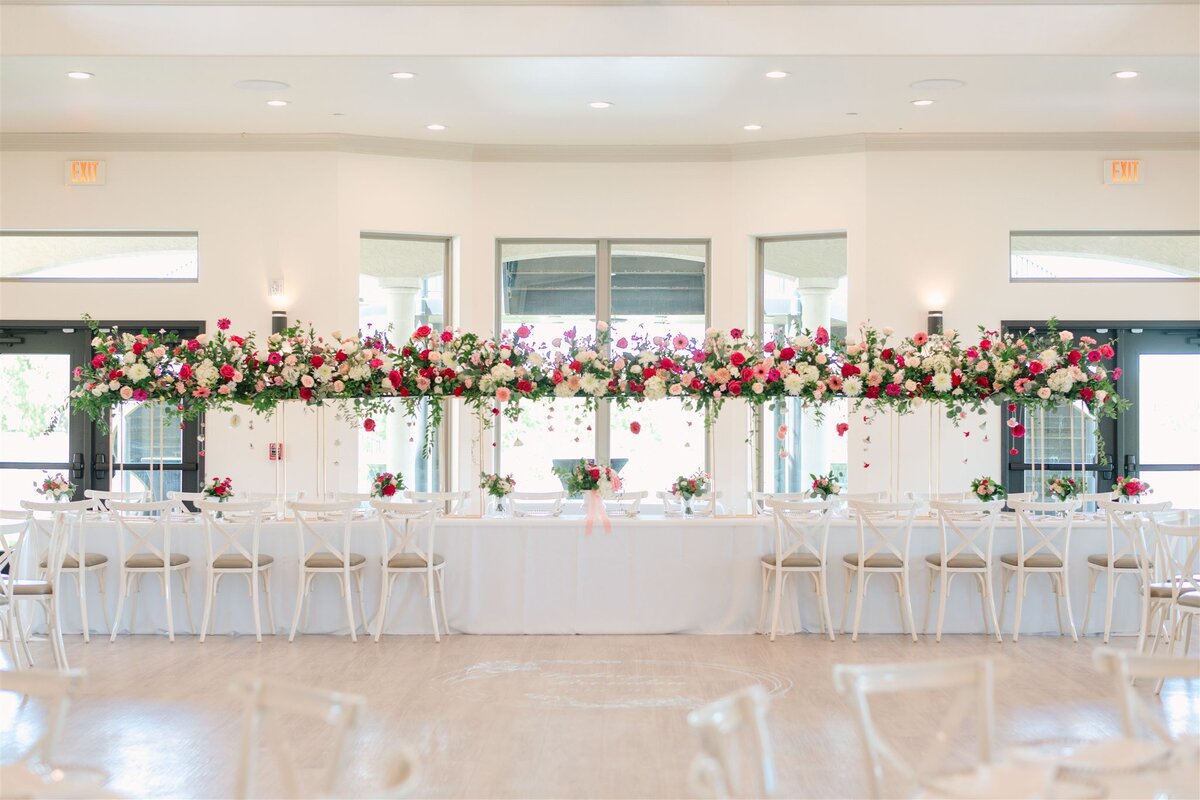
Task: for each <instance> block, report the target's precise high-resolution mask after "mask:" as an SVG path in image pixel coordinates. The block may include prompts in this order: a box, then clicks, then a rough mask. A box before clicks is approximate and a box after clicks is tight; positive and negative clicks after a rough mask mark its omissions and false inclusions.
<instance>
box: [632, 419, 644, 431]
mask: <svg viewBox="0 0 1200 800" xmlns="http://www.w3.org/2000/svg"><path fill="white" fill-rule="evenodd" d="M629 432H630V433H633V434H638V433H641V432H642V423H640V422H638V421H636V420H634V421H633V422H631V423H629Z"/></svg>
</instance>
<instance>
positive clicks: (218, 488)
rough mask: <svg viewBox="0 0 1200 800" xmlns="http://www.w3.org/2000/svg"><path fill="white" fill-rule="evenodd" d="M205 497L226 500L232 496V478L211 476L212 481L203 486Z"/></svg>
mask: <svg viewBox="0 0 1200 800" xmlns="http://www.w3.org/2000/svg"><path fill="white" fill-rule="evenodd" d="M203 493H204V496H205V497H211V498H212V499H213V500H228V499H229V498H231V497H233V479H232V478H213V479H212V482H211V483H209V484H208V485H207V486H205V487H204V490H203Z"/></svg>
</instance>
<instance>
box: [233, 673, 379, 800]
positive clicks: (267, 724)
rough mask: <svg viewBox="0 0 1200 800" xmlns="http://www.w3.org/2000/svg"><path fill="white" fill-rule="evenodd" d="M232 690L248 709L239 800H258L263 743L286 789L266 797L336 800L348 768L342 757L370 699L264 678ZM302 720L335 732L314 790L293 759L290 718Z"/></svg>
mask: <svg viewBox="0 0 1200 800" xmlns="http://www.w3.org/2000/svg"><path fill="white" fill-rule="evenodd" d="M230 688H231V691H232V692H233V694H235V695H237V696H239V697H240V698H241V699H242V702H243V704H244V710H243V716H242V741H241V753H240V755H239V758H238V766H237V775H236V778H235V781H236V783H235V786H234V796H235V797H238V798H246V797H252V796H254V783H255V776H256V774H257V772H258V764H257V758H256V756H257V750H258V745H259V740H261V741H262V742H263V744H265V745H266V749H267V750H269V751H270V752H271V754H272V755H273V756H274V757H275V761H276V764H277V766H278V768H279V777H280V780H281V781H282V784H283V786H282V789H279V790H275V789H273V790H271V791H270V792H269V794H264V796H271V797H329V796H330V795H332V794H335V789H337V788H338V787H337V786H336V784H337V782H338V777H339V776H340V774H341V772H342V770H343V768H344V766H345V765H344V764H343V763H342V755H343V752H344V751H345V749H346V739H347V738H348V735H349V733H350V731H351V730H352V729H353V728H354V727H355V726H357V725H358V723H359V721H360V720H361V719H362V716H363V714H364V713H365V711H366V706H367V701H366V698H365V697H362V696H360V695H356V694H345V693H343V692H330V691H325V690H322V689H315V688H313V687H310V686H304V685H301V684H295V683H286V682H283V681H275V680H268V679H266V678H260V677H248V678H242V679H239V680H236V681H234V683H233V685H232V686H231V687H230ZM297 716H299V717H307V718H309V719H314V720H319V721H321V722H324V723H326V724H327V725H328V726H329V729H330V739H329V741H328V742H327V743H326V744H325V746H324V747H323V748H322V752H323V754H324V755H325V757H326V758H327V759H328V763H327V765H326V766H325V768H324V769H323V770H321V771H320V773H319V774H320V778H319V779H318V780H317V782H316V784H315V785H314V784H312V783H310V782H309V781H308V780H306V779H305V778H304V776H305V775H306V774H308V771H307V770H305V772H304V773H302V772H301V770H300V769H299V767H298V765H297V763H296V760H295V758H294V757H293V755H292V746H291V739H292V737H293V734H292V731H291V730H290V729H289V726H288V719H287V718H288V717H297ZM305 766H306V767H307V766H308V765H307V764H306V765H305Z"/></svg>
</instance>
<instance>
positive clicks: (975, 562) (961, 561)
mask: <svg viewBox="0 0 1200 800" xmlns="http://www.w3.org/2000/svg"><path fill="white" fill-rule="evenodd" d="M925 560H926V561H928V562H929V563H930V564H933V565H934V566H938V567H940V566H941V565H942V554H941V553H933V554H932V555H928V556H925ZM949 566H950V569H986V568H987V562H986V561H984V560H983V559H982V558H980V557H979V556H951V557H950V565H949Z"/></svg>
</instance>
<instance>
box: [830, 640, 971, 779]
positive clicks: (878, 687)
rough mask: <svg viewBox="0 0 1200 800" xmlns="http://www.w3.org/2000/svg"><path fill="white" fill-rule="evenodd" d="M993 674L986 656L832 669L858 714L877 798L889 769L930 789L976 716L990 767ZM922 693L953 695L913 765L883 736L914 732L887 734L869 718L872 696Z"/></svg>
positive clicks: (897, 728)
mask: <svg viewBox="0 0 1200 800" xmlns="http://www.w3.org/2000/svg"><path fill="white" fill-rule="evenodd" d="M993 672H994V667H993V664H992V660H991V659H990V658H986V657H975V658H963V659H952V660H944V661H920V662H909V663H901V664H870V665H860V664H837V665H835V666H834V668H833V685H834V686H835V687H836V688H837V690H838V692H839V693H840V694H841V695H842V697H844V698H846V700H847V702H849V703H850V705H851V707H852V708H853V709H854V712H855V720H856V722H857V723H858V733H859V737H860V738H861V740H862V744H863V750H864V752H865V754H866V760H867V767H868V773H869V774H870V776H871V794H872V795H873V796H874V797H882V796H883V793H884V786H885V785H888V777H887V775H885V771H886V770H891V771H893V772H895V773H898V774H899V775H900V776H902V777H903V778H904V779H905V780H906V781H907V782H909V783H910V784H912V787H914V788H915V787H921V786H926V785H928V783H929V782H930V779H931V778H932V777H934V776H935V775H936V774H937V770H938V769H939V766H938V762H940V761H941V760H942V758H943V757H944V756H945V754H946V751H947V750H948V749H949V747H950V746H951V745H952V744H954V743H955V742H958V741H961V736H960V735H959V732H960V729H961V728H962V727H963V724H964V723H965V722H966V721H967V719H968V718H969V717H970V716H971V715H972V714H974V715H975V717H976V728H977V733H976V735H977V736H978V738H979V755H978V757H979V763H980V764H990V763H991V761H992V739H993V735H994V731H995V702H994V694H993V684H994V675H993ZM919 690H924V691H930V690H942V691H950V690H953V691H954V695H953V698H952V701H951V703H950V707H949V709H948V710H947V711H946V713H945V715H944V716H943V717H942V720H941V722H940V723H939V725H938V728H937V730H936V731H934V732H932V735H930V736H928V737H924V738H923V739H922V744H923V746H922V747H921V748H920V751H921V756H920V759H919V760H915V759H914V758H911V757H906V756H905V755H903V754H901V753H900V752H899V751H898V750H897V749H896V748H895V747H893V745H892V743H891V742H889V741H888V738H887V737H886V736H885V732H888V731H894V732H896V733H899V734H901V736H903V737H905V738H911V737H912V735H913V730H912V727H911V726H910V725H896V726H889V727H888V729H887V730H886V731H885V730H884V729H881V727H880V726H879V725H877V724H876V723H875V719H874V717H873V716H872V714H871V704H870V697H871V695H876V694H894V693H897V692H908V691H919ZM889 788H891V787H889Z"/></svg>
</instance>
